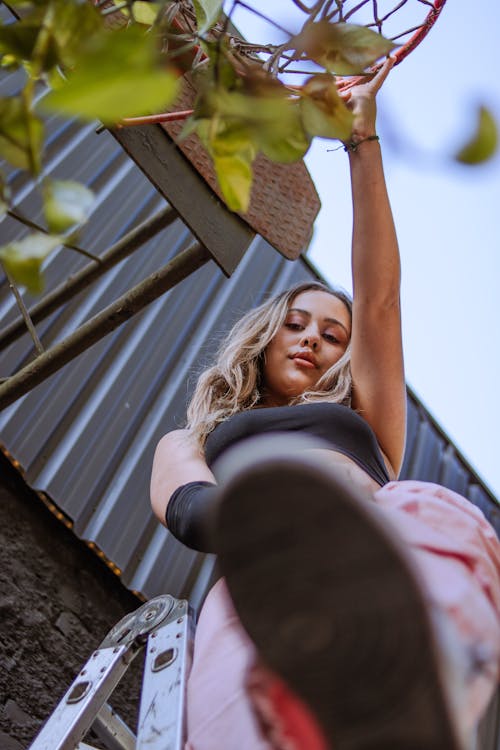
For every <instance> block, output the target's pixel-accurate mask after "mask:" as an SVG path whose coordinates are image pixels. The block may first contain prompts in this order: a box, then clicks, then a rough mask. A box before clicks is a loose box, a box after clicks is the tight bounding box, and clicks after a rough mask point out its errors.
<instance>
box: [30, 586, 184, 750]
mask: <svg viewBox="0 0 500 750" xmlns="http://www.w3.org/2000/svg"><path fill="white" fill-rule="evenodd" d="M193 630H194V626H193V615H192V611H191V609H190V607H189V605H188V602H187V601H185V600H183V599H175V598H174V597H173V596H169V595H164V596H157V597H155V598H154V599H151V600H150V601H149V602H147V603H146V604H143V605H142V606H141V607H139V609H137V610H136V611H135V612H131V613H130V614H128V615H125V617H123V618H122V619H121V620H120V622H118V623H117V624H116V625H115V626H114V627H113V628H112V629H111V630H110V631H109V633H108V634H107V636H106V637H105V638H104V640H103V642H102V643H101V645H100V646H99V648H98V649H97V650H96V651H94V653H93V654H92V655H91V657H90V658H89V660H88V661H87V663H86V664H85V665H84V666H83V668H82V669H81V671H80V673H79V674H78V676H77V677H76V679H75V680H74V682H73V684H72V685H71V686H70V688H69V689H68V691H67V692H66V694H65V695H64V696H63V698H62V699H61V701H60V702H59V704H58V706H57V707H56V709H55V710H54V712H53V713H52V714H51V715H50V717H49V718H48V720H47V722H46V723H45V725H44V726H43V727H42V729H41V731H40V733H39V734H38V735H37V737H36V738H35V740H34V741H33V743H32V744H31V745H30V748H29V750H95V748H94V747H93V746H92V745H88V744H86V743H84V742H82V740H83V738H84V737H85V735H86V734H87V732H88V731H89V730H90V729H92V731H93V732H94V733H95V734H96V736H97V737H98V738H99V740H100V741H101V742H102V743H103V744H104V745H105V746H106V747H107V748H109V750H146V748H147V750H165V749H166V748H168V750H182V748H183V745H184V741H185V693H186V680H187V675H188V673H189V667H190V662H191V654H192V642H193ZM143 650H145V651H146V655H145V664H144V673H143V681H142V691H141V701H140V709H139V721H138V727H137V736H136V735H135V734H134V733H133V732H132V730H131V729H130V728H129V727H128V726H127V725H126V724H125V722H124V721H123V720H122V719H121V718H120V717H119V716H118V715H117V714H116V713H115V712H114V711H113V709H112V708H111V707H110V706H109V705H108V704H107V703H106V701H107V700H108V698H109V696H110V695H111V693H112V692H113V690H114V689H115V687H116V686H117V684H118V682H119V681H120V680H121V678H122V677H123V675H124V674H125V672H126V671H127V668H128V667H129V665H130V664H131V663H132V661H133V659H134V658H135V657H136V656H137V655H138V654H139V653H140V652H142V651H143Z"/></svg>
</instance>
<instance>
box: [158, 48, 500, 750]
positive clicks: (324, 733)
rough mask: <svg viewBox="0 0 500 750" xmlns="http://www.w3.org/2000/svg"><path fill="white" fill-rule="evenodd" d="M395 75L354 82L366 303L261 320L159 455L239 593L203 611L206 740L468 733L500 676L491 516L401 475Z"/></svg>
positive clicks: (180, 503) (309, 301)
mask: <svg viewBox="0 0 500 750" xmlns="http://www.w3.org/2000/svg"><path fill="white" fill-rule="evenodd" d="M391 67H392V61H391V60H388V61H387V63H386V64H385V65H384V67H383V68H382V69H381V71H380V72H379V73H378V74H377V75H376V76H375V77H374V78H373V79H372V80H371V81H370V82H369V83H364V84H362V85H358V86H356V87H355V88H354V89H352V91H351V92H350V93H348V94H346V95H345V96H346V100H347V102H348V105H349V106H350V107H351V109H352V112H353V114H354V125H353V133H352V138H351V142H350V143H349V144H346V151H347V152H348V154H349V161H350V168H351V180H352V195H353V207H354V226H353V242H352V272H353V288H354V295H353V303H352V306H351V303H350V301H349V299H348V298H347V297H346V296H345V295H344V294H343V293H340V292H331V291H330V290H327V289H326V288H324V287H322V286H321V285H317V284H311V285H303V286H301V287H299V288H296V289H294V290H291V291H289V292H287V293H284V294H282V295H279V296H278V297H277V298H275V299H274V300H271V301H270V302H268V303H265V304H264V305H262V306H261V307H260V308H258V309H257V310H254V311H252V312H250V313H249V314H247V315H245V316H244V317H243V318H242V320H240V321H239V323H237V324H236V326H235V327H234V328H233V330H232V331H231V333H230V334H229V336H228V339H227V341H226V342H225V343H224V344H223V346H222V348H221V351H220V353H219V357H218V361H217V362H216V364H215V365H214V367H212V368H210V369H209V370H207V371H206V372H205V373H204V374H203V375H202V376H201V378H200V379H199V381H198V385H197V388H196V390H195V394H194V396H193V399H192V401H191V404H190V407H189V410H188V420H189V427H188V429H186V430H176V431H174V432H171V433H169V434H168V435H166V436H165V437H164V438H162V440H161V441H160V443H159V445H158V447H157V451H156V454H155V460H154V465H153V475H152V483H151V498H152V506H153V509H154V512H155V513H156V515H157V516H158V518H159V519H160V521H161V522H162V523H164V524H166V525H167V527H168V528H169V529H170V531H171V532H172V533H173V534H174V535H175V536H177V538H178V539H180V540H181V541H182V542H183V543H185V544H187V545H188V546H190V547H192V548H194V549H199V550H202V551H216V552H217V553H219V555H220V559H221V563H222V568H223V571H224V573H225V576H226V580H227V583H228V585H229V589H230V592H231V596H232V600H231V599H230V598H229V596H228V593H227V588H226V582H225V580H222V579H221V580H220V581H219V582H218V583H217V584H216V586H215V587H214V588H213V589H212V591H211V592H210V593H209V596H208V597H207V600H206V602H205V605H204V607H203V610H202V612H201V615H200V620H199V623H198V628H197V635H196V641H195V651H194V661H193V668H192V671H191V675H190V680H189V686H188V747H190V748H192V750H212V748H213V749H214V750H215V749H217V750H232V749H233V748H235V749H236V748H238V750H264V749H265V748H267V749H269V748H282V750H285V748H297V749H298V748H301V750H303V749H304V748H307V750H320V749H321V750H324V749H325V748H328V747H335V748H340V750H343V748H346V749H347V748H349V750H351V748H352V749H355V748H365V747H366V748H367V747H370V748H384V750H390V748H398V749H400V748H418V749H419V750H424V748H435V750H438V748H439V749H440V750H442V749H444V748H449V749H450V750H451V749H452V748H459V747H465V746H466V744H465V743H466V742H467V741H468V738H469V736H470V732H471V731H472V730H473V728H474V726H475V724H476V722H477V720H478V719H479V717H480V715H481V713H482V712H483V711H484V708H485V706H486V705H487V702H488V700H489V698H490V696H491V694H492V692H493V689H494V686H495V684H496V683H497V679H498V664H499V660H500V626H499V616H500V552H499V547H498V541H497V540H496V537H495V534H494V532H493V530H492V529H491V527H490V526H489V525H488V524H487V522H486V521H485V520H484V517H483V516H482V514H481V513H480V512H479V511H478V510H477V509H476V508H474V507H473V506H472V505H471V504H470V503H468V501H466V500H465V499H463V498H461V497H459V496H458V495H456V494H455V493H453V492H451V491H449V490H446V489H444V488H440V487H437V486H436V485H430V484H427V483H421V482H396V481H395V480H396V478H397V476H398V472H399V470H400V468H401V463H402V459H403V452H404V439H405V403H406V392H405V381H404V371H403V358H402V344H401V324H400V309H399V287H400V266H399V255H398V248H397V240H396V234H395V229H394V224H393V220H392V214H391V209H390V205H389V201H388V197H387V192H386V187H385V182H384V177H383V170H382V161H381V154H380V146H379V143H378V139H377V138H376V132H375V114H376V107H375V95H376V93H377V92H378V90H379V89H380V86H381V85H382V83H383V81H384V80H385V78H386V76H387V75H388V72H389V70H390V68H391ZM263 433H270V434H269V435H263ZM275 433H280V436H279V438H277V437H276V435H275ZM283 433H286V434H283ZM290 433H293V434H294V437H295V441H294V440H292V441H291V442H290V437H291V435H290ZM256 435H259V436H260V437H255V436H256ZM249 436H254V437H253V442H251V443H242V442H241V441H242V440H243V439H244V438H248V437H249ZM311 436H313V437H311ZM297 440H298V441H299V442H298V443H297ZM304 441H305V442H304ZM235 445H236V448H234V447H232V446H235ZM238 445H240V449H239V450H238ZM229 448H231V451H228V450H227V449H229ZM223 453H224V456H225V458H224V457H223V458H222V459H221V461H222V465H221V466H220V469H219V470H216V473H217V478H218V479H220V480H221V481H220V484H219V486H216V480H215V477H214V474H213V473H212V470H211V468H210V467H211V466H212V465H213V463H214V461H215V459H216V458H218V457H219V456H221V455H222V454H223ZM232 601H234V602H235V604H236V609H237V611H238V615H237V614H236V612H235V610H234V608H233V603H232ZM239 618H241V620H242V622H243V624H244V626H245V629H246V631H247V632H248V633H249V634H250V636H251V638H252V640H250V638H249V637H248V635H247V633H246V632H245V630H243V628H242V626H241V624H240V620H239ZM264 662H265V664H266V667H264V666H262V664H263V663H264ZM450 682H451V683H452V687H453V689H452V690H451V691H450V689H449V683H450ZM464 738H465V739H464Z"/></svg>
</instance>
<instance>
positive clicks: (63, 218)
mask: <svg viewBox="0 0 500 750" xmlns="http://www.w3.org/2000/svg"><path fill="white" fill-rule="evenodd" d="M94 202H95V196H94V193H93V192H92V191H91V190H89V189H88V188H87V187H85V185H81V184H80V183H79V182H73V181H71V180H51V181H47V182H46V183H45V184H44V188H43V203H44V205H43V208H44V212H45V220H46V222H47V226H48V228H49V231H50V232H53V233H55V234H58V233H63V232H67V231H68V230H69V229H73V228H74V227H76V226H78V225H80V224H83V223H84V222H86V221H87V219H88V217H89V214H90V211H91V209H92V206H93V205H94Z"/></svg>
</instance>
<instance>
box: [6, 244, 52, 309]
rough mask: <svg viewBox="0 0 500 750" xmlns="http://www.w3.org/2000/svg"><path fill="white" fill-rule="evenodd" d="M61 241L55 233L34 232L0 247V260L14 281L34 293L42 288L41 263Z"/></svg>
mask: <svg viewBox="0 0 500 750" xmlns="http://www.w3.org/2000/svg"><path fill="white" fill-rule="evenodd" d="M61 242H62V240H61V238H60V237H57V236H55V235H48V234H43V233H42V232H35V233H33V234H30V235H28V237H25V238H24V239H23V240H19V241H18V242H10V243H9V244H8V245H4V246H3V247H0V260H1V261H2V263H3V265H4V266H5V268H6V269H7V271H9V273H10V274H11V276H12V278H13V279H14V281H16V282H17V283H18V284H24V286H25V287H26V288H27V289H28V290H29V291H30V292H32V293H34V294H36V293H37V292H41V291H42V290H43V278H42V276H41V273H40V270H41V265H42V263H43V261H44V260H45V258H46V257H47V256H48V255H49V254H50V253H51V252H52V250H55V248H56V247H58V245H60V244H61Z"/></svg>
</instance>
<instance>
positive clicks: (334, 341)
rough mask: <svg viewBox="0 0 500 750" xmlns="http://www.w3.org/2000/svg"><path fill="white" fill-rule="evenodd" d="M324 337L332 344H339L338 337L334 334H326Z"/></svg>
mask: <svg viewBox="0 0 500 750" xmlns="http://www.w3.org/2000/svg"><path fill="white" fill-rule="evenodd" d="M323 336H324V337H325V339H326V340H327V341H329V342H330V343H331V344H338V343H339V340H338V338H337V337H336V336H334V335H333V333H324V334H323Z"/></svg>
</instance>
